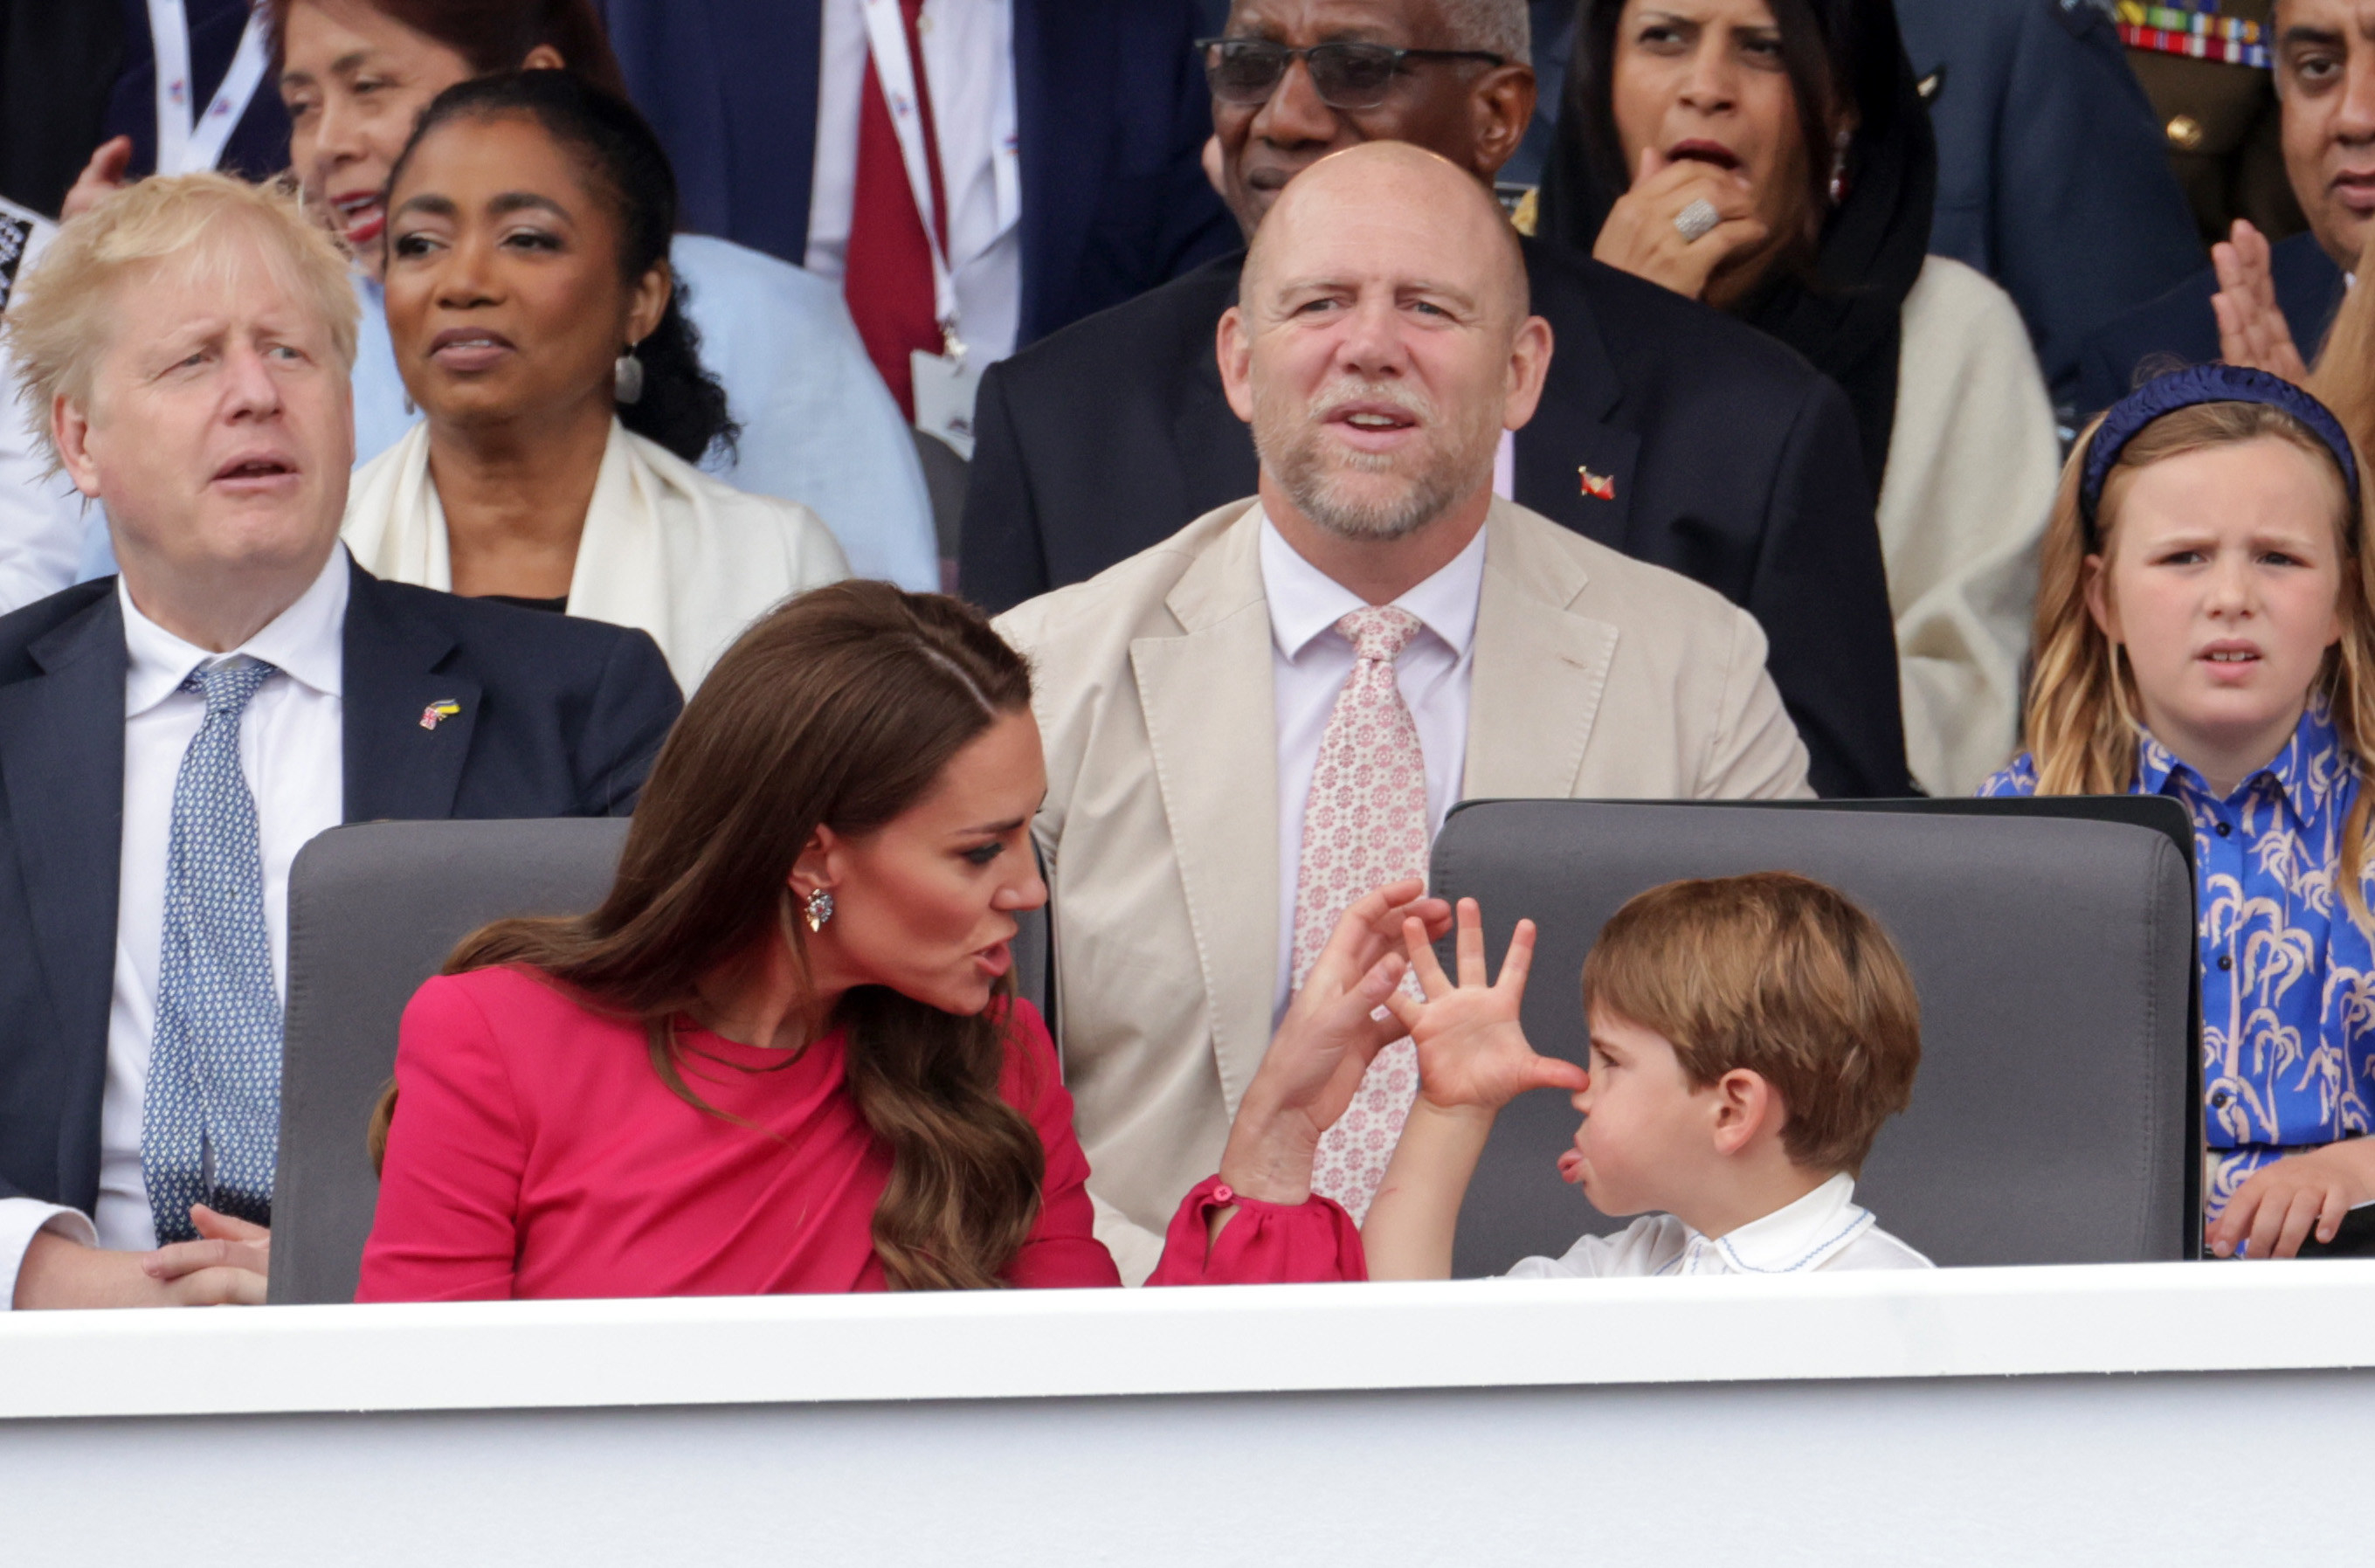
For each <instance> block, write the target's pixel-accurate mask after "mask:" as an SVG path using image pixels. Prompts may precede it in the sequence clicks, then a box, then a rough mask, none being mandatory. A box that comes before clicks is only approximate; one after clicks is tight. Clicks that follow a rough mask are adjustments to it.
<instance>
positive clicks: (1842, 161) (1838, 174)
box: [1831, 131, 1850, 206]
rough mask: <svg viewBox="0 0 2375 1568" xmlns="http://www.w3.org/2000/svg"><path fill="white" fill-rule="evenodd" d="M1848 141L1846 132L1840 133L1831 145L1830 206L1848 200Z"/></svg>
mask: <svg viewBox="0 0 2375 1568" xmlns="http://www.w3.org/2000/svg"><path fill="white" fill-rule="evenodd" d="M1849 139H1850V138H1849V136H1848V134H1847V132H1845V131H1841V132H1840V133H1839V134H1838V136H1837V137H1836V138H1834V139H1833V141H1832V143H1831V205H1832V206H1838V205H1839V204H1840V203H1841V202H1843V201H1845V200H1847V199H1848V142H1849Z"/></svg>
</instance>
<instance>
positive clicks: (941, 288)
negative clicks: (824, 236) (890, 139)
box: [863, 0, 964, 360]
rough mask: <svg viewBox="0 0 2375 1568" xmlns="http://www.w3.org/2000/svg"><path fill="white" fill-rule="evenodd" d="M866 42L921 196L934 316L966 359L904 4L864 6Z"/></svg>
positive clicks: (952, 348) (883, 1)
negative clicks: (936, 205)
mask: <svg viewBox="0 0 2375 1568" xmlns="http://www.w3.org/2000/svg"><path fill="white" fill-rule="evenodd" d="M863 4H864V6H865V10H866V41H867V42H868V43H869V44H870V45H872V46H873V54H874V75H875V79H876V80H878V81H880V83H881V84H882V99H883V101H884V102H885V103H887V104H889V105H890V108H891V128H892V130H893V131H895V132H897V133H898V136H899V156H900V160H901V161H902V162H904V163H905V164H906V166H907V187H908V189H910V190H912V191H913V192H915V194H916V212H917V213H918V214H920V215H921V216H922V218H923V219H924V245H925V248H926V249H928V250H929V251H930V252H931V253H932V313H933V315H934V316H935V317H936V318H937V319H938V320H939V324H940V331H941V333H942V335H943V336H946V337H947V339H948V350H949V356H950V358H951V359H956V360H962V359H963V358H964V343H963V339H961V338H959V337H958V336H957V289H956V284H955V282H954V281H953V280H952V279H951V277H950V276H949V258H948V255H947V253H945V252H944V251H943V250H942V249H941V248H940V231H939V223H937V222H936V221H935V220H934V218H933V205H934V204H933V201H932V166H931V163H930V161H929V159H930V154H929V153H928V151H927V149H926V148H925V146H924V114H923V110H922V108H921V106H920V105H918V103H917V102H916V63H915V60H914V58H913V57H912V56H911V55H910V54H909V53H907V25H906V23H905V21H904V20H903V19H902V18H901V16H900V14H899V0H863Z"/></svg>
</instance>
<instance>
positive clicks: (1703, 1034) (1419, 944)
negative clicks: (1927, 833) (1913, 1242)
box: [1361, 871, 1930, 1279]
mask: <svg viewBox="0 0 2375 1568" xmlns="http://www.w3.org/2000/svg"><path fill="white" fill-rule="evenodd" d="M1405 936H1406V937H1407V939H1408V942H1409V946H1410V952H1411V962H1412V967H1413V968H1414V969H1415V970H1416V971H1417V973H1418V975H1419V978H1420V981H1421V983H1422V984H1423V985H1424V989H1425V992H1426V999H1425V1000H1424V1002H1420V1001H1417V1000H1414V999H1412V997H1410V996H1407V995H1406V994H1403V993H1400V992H1397V993H1396V994H1395V996H1394V997H1393V999H1392V1001H1391V1003H1390V1006H1391V1007H1392V1008H1393V1009H1394V1012H1395V1014H1396V1015H1397V1016H1398V1017H1399V1018H1400V1020H1401V1022H1402V1024H1403V1025H1404V1026H1405V1027H1406V1028H1408V1029H1409V1031H1410V1032H1411V1037H1412V1039H1413V1040H1414V1041H1415V1042H1416V1043H1417V1045H1418V1057H1419V1077H1420V1086H1421V1087H1420V1090H1419V1097H1418V1102H1417V1103H1416V1104H1415V1105H1413V1106H1412V1109H1411V1114H1410V1120H1409V1122H1408V1123H1407V1124H1406V1125H1405V1126H1404V1127H1403V1129H1402V1136H1401V1142H1400V1145H1399V1146H1398V1147H1397V1148H1396V1149H1395V1151H1394V1158H1393V1163H1392V1164H1391V1165H1390V1166H1389V1167H1388V1169H1387V1172H1386V1177H1385V1182H1384V1185H1382V1186H1381V1187H1380V1188H1379V1189H1378V1193H1377V1201H1376V1203H1375V1204H1374V1205H1373V1206H1372V1207H1371V1208H1370V1209H1369V1213H1368V1218H1367V1220H1366V1222H1365V1223H1364V1224H1363V1226H1362V1228H1361V1239H1362V1244H1363V1246H1364V1248H1365V1250H1366V1252H1367V1254H1368V1261H1369V1277H1370V1278H1371V1279H1447V1278H1448V1277H1449V1276H1450V1272H1451V1243H1452V1234H1453V1231H1454V1229H1455V1228H1456V1226H1457V1224H1458V1222H1459V1205H1460V1200H1461V1198H1462V1197H1465V1196H1466V1194H1467V1191H1468V1183H1469V1179H1470V1177H1471V1176H1472V1175H1473V1174H1474V1173H1475V1171H1476V1161H1477V1159H1478V1157H1479V1156H1480V1155H1482V1154H1483V1150H1484V1140H1485V1138H1487V1137H1488V1136H1489V1135H1490V1134H1491V1132H1492V1130H1493V1119H1494V1117H1495V1115H1496V1114H1499V1112H1500V1109H1501V1107H1502V1106H1503V1105H1506V1104H1507V1103H1508V1102H1509V1101H1511V1100H1512V1099H1515V1098H1516V1097H1517V1096H1518V1094H1521V1093H1523V1092H1524V1091H1527V1090H1529V1089H1542V1088H1563V1089H1570V1090H1573V1091H1575V1108H1576V1109H1577V1110H1578V1111H1580V1112H1582V1113H1583V1114H1584V1121H1583V1125H1582V1126H1580V1127H1578V1128H1577V1130H1576V1135H1575V1147H1574V1148H1573V1149H1569V1150H1567V1151H1566V1153H1565V1154H1563V1155H1561V1156H1560V1157H1559V1172H1560V1174H1562V1175H1563V1176H1565V1177H1566V1179H1567V1180H1568V1181H1570V1182H1574V1183H1577V1184H1579V1185H1581V1186H1582V1188H1583V1191H1584V1196H1585V1197H1589V1199H1590V1200H1591V1202H1592V1204H1593V1206H1594V1207H1595V1208H1599V1209H1600V1210H1601V1212H1602V1213H1605V1214H1619V1215H1621V1214H1641V1215H1642V1218H1640V1219H1638V1220H1634V1221H1633V1223H1632V1224H1630V1225H1628V1226H1627V1227H1625V1229H1624V1230H1623V1231H1620V1232H1617V1233H1616V1234H1614V1235H1613V1236H1586V1237H1584V1238H1583V1239H1582V1240H1581V1241H1578V1242H1577V1243H1576V1244H1575V1245H1574V1246H1573V1247H1571V1248H1569V1249H1568V1250H1567V1253H1566V1256H1564V1257H1557V1258H1549V1257H1530V1258H1527V1259H1525V1260H1524V1261H1522V1262H1520V1263H1519V1264H1518V1266H1517V1267H1515V1268H1512V1269H1511V1270H1510V1271H1509V1273H1510V1275H1511V1276H1512V1277H1515V1278H1520V1279H1558V1278H1566V1277H1572V1276H1597V1275H1637V1274H1781V1273H1792V1272H1798V1271H1802V1270H1805V1269H1812V1268H1927V1267H1930V1260H1929V1259H1928V1258H1926V1257H1923V1256H1921V1255H1920V1253H1918V1252H1915V1251H1914V1250H1913V1249H1912V1248H1911V1247H1909V1246H1907V1245H1906V1244H1904V1243H1903V1242H1900V1241H1898V1240H1897V1239H1896V1237H1895V1236H1892V1235H1890V1234H1889V1233H1888V1232H1885V1231H1883V1230H1881V1229H1880V1228H1879V1226H1878V1225H1877V1224H1876V1223H1874V1221H1873V1217H1872V1215H1871V1214H1870V1213H1869V1212H1867V1211H1866V1210H1864V1209H1862V1208H1858V1207H1857V1206H1856V1205H1855V1203H1854V1202H1853V1201H1851V1200H1852V1197H1853V1194H1854V1191H1855V1175H1856V1173H1857V1171H1858V1170H1859V1169H1860V1168H1861V1166H1862V1163H1863V1158H1864V1156H1865V1154H1866V1153H1868V1152H1869V1151H1870V1150H1871V1149H1872V1140H1873V1135H1874V1134H1875V1133H1877V1132H1878V1131H1879V1130H1880V1124H1881V1123H1882V1122H1884V1121H1885V1120H1887V1119H1888V1118H1889V1117H1890V1116H1892V1115H1895V1114H1896V1113H1897V1112H1899V1111H1902V1110H1903V1109H1904V1108H1905V1107H1906V1104H1907V1103H1908V1102H1909V1101H1910V1100H1911V1098H1912V1093H1913V1073H1914V1069H1915V1067H1918V1066H1919V1065H1920V1059H1921V1029H1920V1005H1919V1003H1918V1002H1917V1001H1916V999H1915V996H1914V993H1913V981H1912V977H1911V976H1910V975H1909V974H1908V973H1906V969H1905V963H1904V961H1903V960H1902V959H1900V958H1898V957H1897V955H1896V949H1895V948H1894V947H1893V946H1891V945H1890V943H1889V940H1888V937H1887V935H1886V933H1885V932H1883V931H1882V930H1881V928H1880V926H1879V925H1877V924H1875V923H1874V922H1873V919H1872V917H1871V916H1870V915H1868V914H1864V912H1863V911H1861V909H1858V908H1857V907H1856V906H1855V905H1854V904H1853V903H1851V902H1849V901H1848V900H1847V899H1846V898H1845V897H1844V896H1842V895H1841V894H1840V893H1838V892H1837V890H1833V889H1831V888H1827V887H1825V886H1824V885H1823V884H1822V883H1820V882H1815V881H1810V880H1809V879H1807V878H1803V877H1799V876H1794V875H1792V874H1790V873H1789V872H1784V871H1766V872H1759V873H1756V874H1755V875H1754V876H1747V877H1726V878H1716V879H1712V880H1704V881H1687V882H1669V883H1667V884H1666V885H1665V886H1664V887H1661V888H1652V889H1651V890H1648V892H1646V893H1643V894H1641V895H1640V896H1639V897H1637V898H1635V899H1634V900H1632V901H1631V902H1628V903H1626V904H1625V907H1624V908H1622V909H1620V910H1618V911H1617V912H1616V915H1615V918H1614V919H1613V920H1611V921H1609V923H1608V925H1607V927H1606V928H1605V929H1603V930H1602V931H1601V934H1600V940H1599V942H1598V944H1597V945H1595V946H1594V947H1593V949H1591V956H1590V957H1589V958H1588V959H1586V960H1585V961H1584V966H1583V1002H1584V1011H1585V1014H1586V1016H1587V1017H1588V1018H1589V1020H1590V1027H1591V1070H1590V1071H1589V1073H1586V1072H1584V1071H1583V1070H1582V1069H1581V1068H1579V1067H1576V1066H1575V1065H1574V1064H1573V1063H1570V1062H1562V1061H1556V1060H1553V1059H1550V1058H1546V1057H1542V1056H1538V1055H1535V1054H1534V1051H1533V1049H1532V1047H1531V1046H1530V1045H1529V1044H1528V1043H1527V1041H1526V1037H1525V1033H1524V1031H1523V1030H1522V1029H1521V1028H1520V1027H1519V1025H1518V1004H1519V1002H1520V1001H1521V1000H1522V999H1523V998H1524V996H1525V988H1526V971H1527V968H1528V966H1529V964H1530V961H1531V960H1532V957H1533V945H1534V927H1533V923H1532V922H1531V921H1519V922H1518V928H1517V931H1516V932H1515V934H1514V935H1513V936H1512V937H1510V940H1509V951H1508V955H1507V957H1506V958H1505V959H1504V960H1503V961H1502V965H1501V979H1500V982H1499V984H1494V985H1487V984H1485V981H1484V937H1483V931H1482V929H1481V927H1480V924H1479V916H1478V914H1477V908H1476V902H1475V901H1474V900H1472V899H1463V900H1461V901H1460V903H1459V937H1458V963H1459V984H1457V985H1454V984H1452V982H1451V981H1450V980H1448V979H1447V978H1446V977H1445V975H1444V973H1443V969H1442V966H1441V965H1439V964H1437V963H1436V961H1435V954H1434V949H1432V948H1430V947H1429V946H1428V945H1427V941H1426V936H1425V933H1424V931H1423V930H1406V932H1405ZM1644 1210H1662V1212H1655V1213H1644V1212H1643V1211H1644Z"/></svg>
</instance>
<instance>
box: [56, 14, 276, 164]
mask: <svg viewBox="0 0 2375 1568" xmlns="http://www.w3.org/2000/svg"><path fill="white" fill-rule="evenodd" d="M184 4H185V5H186V6H187V7H188V16H189V18H190V75H191V77H193V78H195V83H194V85H195V88H196V90H195V92H193V93H192V94H191V98H190V101H191V111H190V112H191V113H192V114H194V115H196V114H203V113H205V112H206V108H207V104H209V103H211V102H213V101H214V96H215V89H216V88H219V87H221V86H222V80H223V77H226V76H228V75H230V62H231V56H232V55H233V54H235V53H238V51H239V35H240V31H241V29H243V28H245V27H246V25H247V10H248V0H184ZM122 5H123V7H124V64H123V67H122V69H121V70H120V71H119V73H118V74H117V76H116V78H115V91H114V93H113V94H112V96H111V97H110V98H109V100H108V104H107V115H106V118H105V121H104V122H103V124H102V125H101V135H102V136H130V137H131V138H132V166H131V169H130V171H129V172H130V173H131V175H132V177H133V178H135V179H137V178H139V177H140V176H141V175H144V174H153V173H155V172H156V171H157V45H156V41H155V39H154V38H152V37H151V36H150V34H149V31H148V6H147V4H146V3H145V0H122ZM83 156H84V157H86V158H88V157H89V152H88V151H86V152H85V153H84V155H83ZM216 167H218V168H219V169H222V170H225V171H229V172H230V173H233V174H238V175H242V176H243V177H245V178H247V179H250V180H268V179H270V178H271V177H272V176H273V175H275V174H278V173H279V172H280V171H282V170H284V169H286V168H288V167H289V112H288V111H287V110H285V109H283V108H282V107H281V106H280V89H279V88H278V87H277V86H275V85H274V83H273V79H272V73H271V72H269V71H266V73H265V74H264V81H263V84H262V85H261V86H259V87H258V88H256V89H255V96H254V98H252V99H250V100H248V102H247V112H245V113H244V114H242V115H241V116H240V119H239V124H238V125H237V126H236V127H234V128H233V129H232V131H231V134H230V141H229V142H227V143H225V144H224V146H223V155H222V158H221V159H220V161H219V163H218V164H217V165H216Z"/></svg>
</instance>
